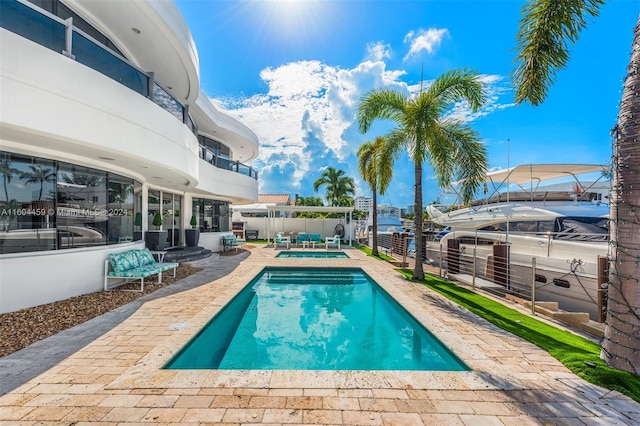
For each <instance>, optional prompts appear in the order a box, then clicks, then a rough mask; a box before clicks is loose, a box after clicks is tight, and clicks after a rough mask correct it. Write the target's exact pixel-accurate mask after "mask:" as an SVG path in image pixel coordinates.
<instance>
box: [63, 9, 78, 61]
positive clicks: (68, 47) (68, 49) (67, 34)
mask: <svg viewBox="0 0 640 426" xmlns="http://www.w3.org/2000/svg"><path fill="white" fill-rule="evenodd" d="M64 27H65V31H64V50H63V51H62V54H63V55H64V56H66V57H68V58H71V59H74V60H75V59H76V57H75V56H74V55H73V51H72V48H73V43H72V41H73V18H71V17H69V18H67V19H65V20H64Z"/></svg>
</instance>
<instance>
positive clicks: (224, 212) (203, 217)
mask: <svg viewBox="0 0 640 426" xmlns="http://www.w3.org/2000/svg"><path fill="white" fill-rule="evenodd" d="M192 208H193V215H194V216H195V217H196V220H197V222H198V224H197V225H196V226H198V227H199V228H200V231H201V232H223V231H230V230H231V226H230V223H229V222H230V220H229V203H226V202H224V201H217V200H207V199H204V198H194V199H193V203H192Z"/></svg>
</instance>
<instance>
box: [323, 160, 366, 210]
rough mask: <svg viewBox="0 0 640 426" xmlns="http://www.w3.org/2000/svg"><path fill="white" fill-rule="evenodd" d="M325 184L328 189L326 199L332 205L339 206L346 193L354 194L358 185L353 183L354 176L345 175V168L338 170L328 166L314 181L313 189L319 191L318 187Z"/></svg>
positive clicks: (326, 189)
mask: <svg viewBox="0 0 640 426" xmlns="http://www.w3.org/2000/svg"><path fill="white" fill-rule="evenodd" d="M321 186H324V187H325V191H326V199H327V201H328V202H329V205H331V206H339V205H341V204H340V202H341V200H343V197H344V196H345V195H349V194H351V195H353V194H354V193H355V190H356V186H355V184H354V183H353V178H350V177H349V176H345V172H344V170H336V169H335V168H333V167H328V168H327V169H326V170H325V171H324V172H323V173H322V174H321V175H320V177H319V178H318V179H317V180H316V181H315V182H313V190H314V191H316V192H318V189H319V188H320V187H321Z"/></svg>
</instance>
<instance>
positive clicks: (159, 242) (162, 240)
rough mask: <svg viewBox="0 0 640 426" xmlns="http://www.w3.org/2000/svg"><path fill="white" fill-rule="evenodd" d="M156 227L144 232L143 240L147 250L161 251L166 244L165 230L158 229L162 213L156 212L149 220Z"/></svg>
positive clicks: (160, 224)
mask: <svg viewBox="0 0 640 426" xmlns="http://www.w3.org/2000/svg"><path fill="white" fill-rule="evenodd" d="M151 224H152V225H153V226H155V227H156V230H155V231H147V232H146V233H145V234H144V241H145V244H146V246H147V248H148V249H149V250H152V251H163V250H164V248H165V247H166V244H167V235H168V233H167V231H163V230H160V227H161V226H162V215H161V214H160V213H156V214H155V215H154V216H153V221H152V222H151Z"/></svg>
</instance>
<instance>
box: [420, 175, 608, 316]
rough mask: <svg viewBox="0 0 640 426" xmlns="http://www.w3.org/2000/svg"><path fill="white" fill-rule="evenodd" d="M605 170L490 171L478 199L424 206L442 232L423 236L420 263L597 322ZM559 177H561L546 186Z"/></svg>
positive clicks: (604, 242)
mask: <svg viewBox="0 0 640 426" xmlns="http://www.w3.org/2000/svg"><path fill="white" fill-rule="evenodd" d="M608 172H609V167H608V166H603V165H597V164H526V165H520V166H517V167H513V168H510V169H506V170H500V171H496V172H491V173H488V174H487V175H486V178H485V180H484V185H483V186H484V192H485V196H484V197H483V198H482V199H478V200H475V201H474V202H472V203H470V204H469V205H466V206H459V207H457V208H449V209H446V210H445V209H443V208H442V206H439V205H430V206H427V213H428V215H429V217H430V219H431V220H432V221H433V222H435V223H437V224H439V225H441V226H443V227H446V228H445V229H446V230H447V231H446V232H444V233H440V234H439V235H438V238H434V239H433V240H431V241H429V240H428V241H427V245H426V260H427V262H432V263H435V264H437V263H440V264H441V265H442V264H444V262H446V266H447V268H448V273H449V274H450V275H456V274H473V276H474V279H475V277H477V278H479V279H480V282H482V283H486V284H487V287H488V288H493V289H494V290H496V289H497V290H501V291H502V292H503V293H512V294H516V295H518V296H521V297H523V298H525V299H526V298H529V299H530V298H531V297H532V294H535V300H536V301H549V302H557V303H558V307H559V309H561V310H564V311H569V312H587V313H588V314H589V317H590V319H592V320H595V321H600V322H603V321H604V315H605V311H604V310H605V308H606V291H604V290H603V289H604V288H605V287H606V285H605V282H606V280H607V279H606V265H607V254H608V248H609V241H608V240H609V220H608V214H609V205H608V194H609V183H608V179H607V178H606V176H608ZM594 174H598V175H599V176H598V178H597V179H595V180H585V177H584V176H593V175H594ZM563 178H564V179H563ZM558 180H565V181H564V182H559V183H549V182H553V181H556V182H557V181H558ZM445 252H446V254H443V253H445ZM473 253H475V259H474V256H473ZM473 265H475V266H473ZM534 283H535V285H534ZM534 292H535V293H534Z"/></svg>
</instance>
